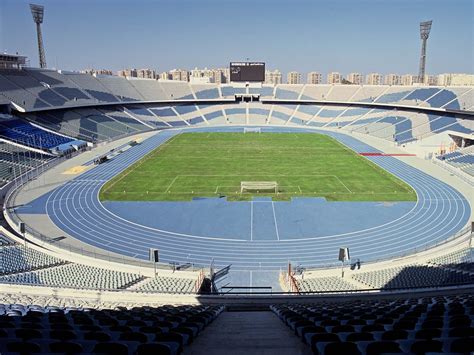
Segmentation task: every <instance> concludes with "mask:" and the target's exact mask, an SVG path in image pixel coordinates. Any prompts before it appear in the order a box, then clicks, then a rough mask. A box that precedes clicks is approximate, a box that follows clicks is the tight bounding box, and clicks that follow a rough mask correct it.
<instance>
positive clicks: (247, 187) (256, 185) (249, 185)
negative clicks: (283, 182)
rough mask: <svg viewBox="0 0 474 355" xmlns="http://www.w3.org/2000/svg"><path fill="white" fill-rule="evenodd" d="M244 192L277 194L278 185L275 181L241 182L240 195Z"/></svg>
mask: <svg viewBox="0 0 474 355" xmlns="http://www.w3.org/2000/svg"><path fill="white" fill-rule="evenodd" d="M245 191H257V192H260V191H274V192H275V193H277V192H278V183H277V182H276V181H241V182H240V193H242V192H245Z"/></svg>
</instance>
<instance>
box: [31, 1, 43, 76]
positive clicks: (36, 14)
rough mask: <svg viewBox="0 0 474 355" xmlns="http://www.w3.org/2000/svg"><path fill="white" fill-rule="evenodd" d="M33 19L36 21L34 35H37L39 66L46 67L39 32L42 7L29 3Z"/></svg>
mask: <svg viewBox="0 0 474 355" xmlns="http://www.w3.org/2000/svg"><path fill="white" fill-rule="evenodd" d="M30 9H31V14H32V15H33V21H34V22H35V23H36V35H37V37H38V53H39V65H40V68H46V58H45V55H44V46H43V36H42V34H41V24H42V23H43V14H44V7H43V6H41V5H35V4H30Z"/></svg>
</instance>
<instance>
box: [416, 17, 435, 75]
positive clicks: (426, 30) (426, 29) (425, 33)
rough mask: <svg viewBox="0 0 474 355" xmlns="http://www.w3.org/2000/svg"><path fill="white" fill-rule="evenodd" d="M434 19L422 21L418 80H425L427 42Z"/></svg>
mask: <svg viewBox="0 0 474 355" xmlns="http://www.w3.org/2000/svg"><path fill="white" fill-rule="evenodd" d="M432 22H433V21H425V22H420V37H421V57H420V70H419V72H418V82H419V83H422V84H423V83H424V82H425V64H426V42H427V41H428V37H429V36H430V30H431V23H432Z"/></svg>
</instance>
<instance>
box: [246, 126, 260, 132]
mask: <svg viewBox="0 0 474 355" xmlns="http://www.w3.org/2000/svg"><path fill="white" fill-rule="evenodd" d="M244 133H262V131H261V128H260V127H244Z"/></svg>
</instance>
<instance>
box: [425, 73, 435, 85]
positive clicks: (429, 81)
mask: <svg viewBox="0 0 474 355" xmlns="http://www.w3.org/2000/svg"><path fill="white" fill-rule="evenodd" d="M423 83H424V84H425V85H430V86H436V85H438V76H436V75H428V74H425V78H424V80H423Z"/></svg>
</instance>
